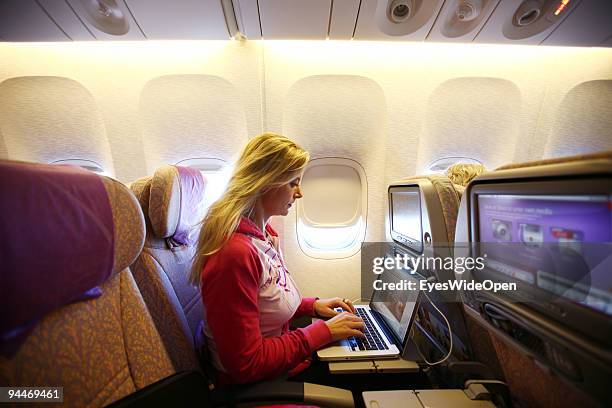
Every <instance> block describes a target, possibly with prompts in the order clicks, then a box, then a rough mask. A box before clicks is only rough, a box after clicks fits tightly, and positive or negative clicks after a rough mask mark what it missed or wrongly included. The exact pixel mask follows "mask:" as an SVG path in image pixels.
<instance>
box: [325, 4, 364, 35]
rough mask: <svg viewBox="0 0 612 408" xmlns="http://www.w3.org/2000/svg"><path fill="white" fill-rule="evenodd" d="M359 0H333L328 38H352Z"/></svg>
mask: <svg viewBox="0 0 612 408" xmlns="http://www.w3.org/2000/svg"><path fill="white" fill-rule="evenodd" d="M358 12H359V0H334V1H333V4H332V13H331V19H330V23H329V34H328V36H329V39H330V40H350V39H351V38H353V31H354V30H355V23H356V22H357V13H358Z"/></svg>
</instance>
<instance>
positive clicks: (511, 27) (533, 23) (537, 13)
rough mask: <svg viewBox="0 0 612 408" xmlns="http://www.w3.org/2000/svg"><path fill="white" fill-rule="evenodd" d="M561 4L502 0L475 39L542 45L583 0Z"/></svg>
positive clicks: (551, 1) (545, 0) (489, 41)
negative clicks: (561, 6)
mask: <svg viewBox="0 0 612 408" xmlns="http://www.w3.org/2000/svg"><path fill="white" fill-rule="evenodd" d="M559 5H560V2H559V1H558V0H542V1H538V0H524V1H522V2H519V1H516V0H501V1H500V2H499V4H498V5H497V8H496V9H495V11H493V13H492V14H491V17H490V18H489V20H488V21H487V23H486V24H485V25H484V27H483V28H482V30H481V31H480V33H478V35H477V36H476V38H475V39H474V41H475V42H482V43H512V44H531V45H536V44H540V43H541V42H542V41H543V40H544V39H546V37H548V36H549V35H550V33H552V32H553V30H554V29H555V28H557V27H558V26H559V25H560V24H562V23H563V20H564V19H565V18H566V17H567V16H568V15H569V14H570V13H572V12H573V10H574V9H575V8H576V7H578V8H579V7H580V6H581V4H580V0H573V1H572V0H570V2H569V3H567V6H565V7H563V8H562V9H561V10H559Z"/></svg>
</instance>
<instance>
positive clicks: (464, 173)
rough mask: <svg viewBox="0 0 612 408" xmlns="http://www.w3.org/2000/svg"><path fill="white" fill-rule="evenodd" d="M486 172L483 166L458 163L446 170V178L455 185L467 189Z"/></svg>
mask: <svg viewBox="0 0 612 408" xmlns="http://www.w3.org/2000/svg"><path fill="white" fill-rule="evenodd" d="M485 171H486V168H485V166H483V165H482V164H474V163H457V164H453V165H452V166H450V167H449V168H448V169H446V176H447V177H448V178H449V179H450V181H452V182H453V184H456V185H459V186H462V187H465V186H467V185H468V183H469V182H470V181H472V179H473V178H475V177H478V176H480V175H481V174H482V173H483V172H485Z"/></svg>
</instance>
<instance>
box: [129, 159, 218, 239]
mask: <svg viewBox="0 0 612 408" xmlns="http://www.w3.org/2000/svg"><path fill="white" fill-rule="evenodd" d="M130 187H131V188H132V191H134V193H135V194H136V196H137V197H138V200H139V201H140V204H141V206H142V209H143V211H144V212H145V214H147V215H148V221H149V222H150V225H151V229H152V232H153V234H154V235H155V236H156V237H157V238H170V239H171V240H172V241H174V243H175V244H176V245H190V244H193V243H194V242H195V240H196V239H197V236H195V234H193V233H192V232H193V231H194V227H195V226H196V225H197V224H198V223H199V222H200V221H201V220H202V217H203V216H204V190H205V187H206V180H205V179H204V176H202V173H201V172H200V171H199V170H196V169H192V168H189V167H180V166H163V167H160V168H159V169H157V170H156V171H155V174H154V175H153V176H152V177H146V178H142V179H139V180H136V181H135V182H134V183H132V185H131V186H130Z"/></svg>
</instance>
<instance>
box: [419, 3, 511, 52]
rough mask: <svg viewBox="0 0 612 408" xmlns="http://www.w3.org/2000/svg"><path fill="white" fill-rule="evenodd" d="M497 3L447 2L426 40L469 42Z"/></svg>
mask: <svg viewBox="0 0 612 408" xmlns="http://www.w3.org/2000/svg"><path fill="white" fill-rule="evenodd" d="M498 3H499V0H447V1H446V2H445V3H444V6H443V7H442V10H441V11H440V14H439V16H438V18H437V19H436V23H435V24H434V26H433V27H432V29H431V32H430V33H429V35H428V36H427V40H428V41H436V42H451V41H452V42H471V41H472V40H473V39H474V37H476V34H478V31H480V29H481V28H482V26H483V25H484V24H485V22H486V21H487V19H488V18H489V16H490V15H491V13H492V12H493V10H494V9H495V6H497V4H498Z"/></svg>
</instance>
